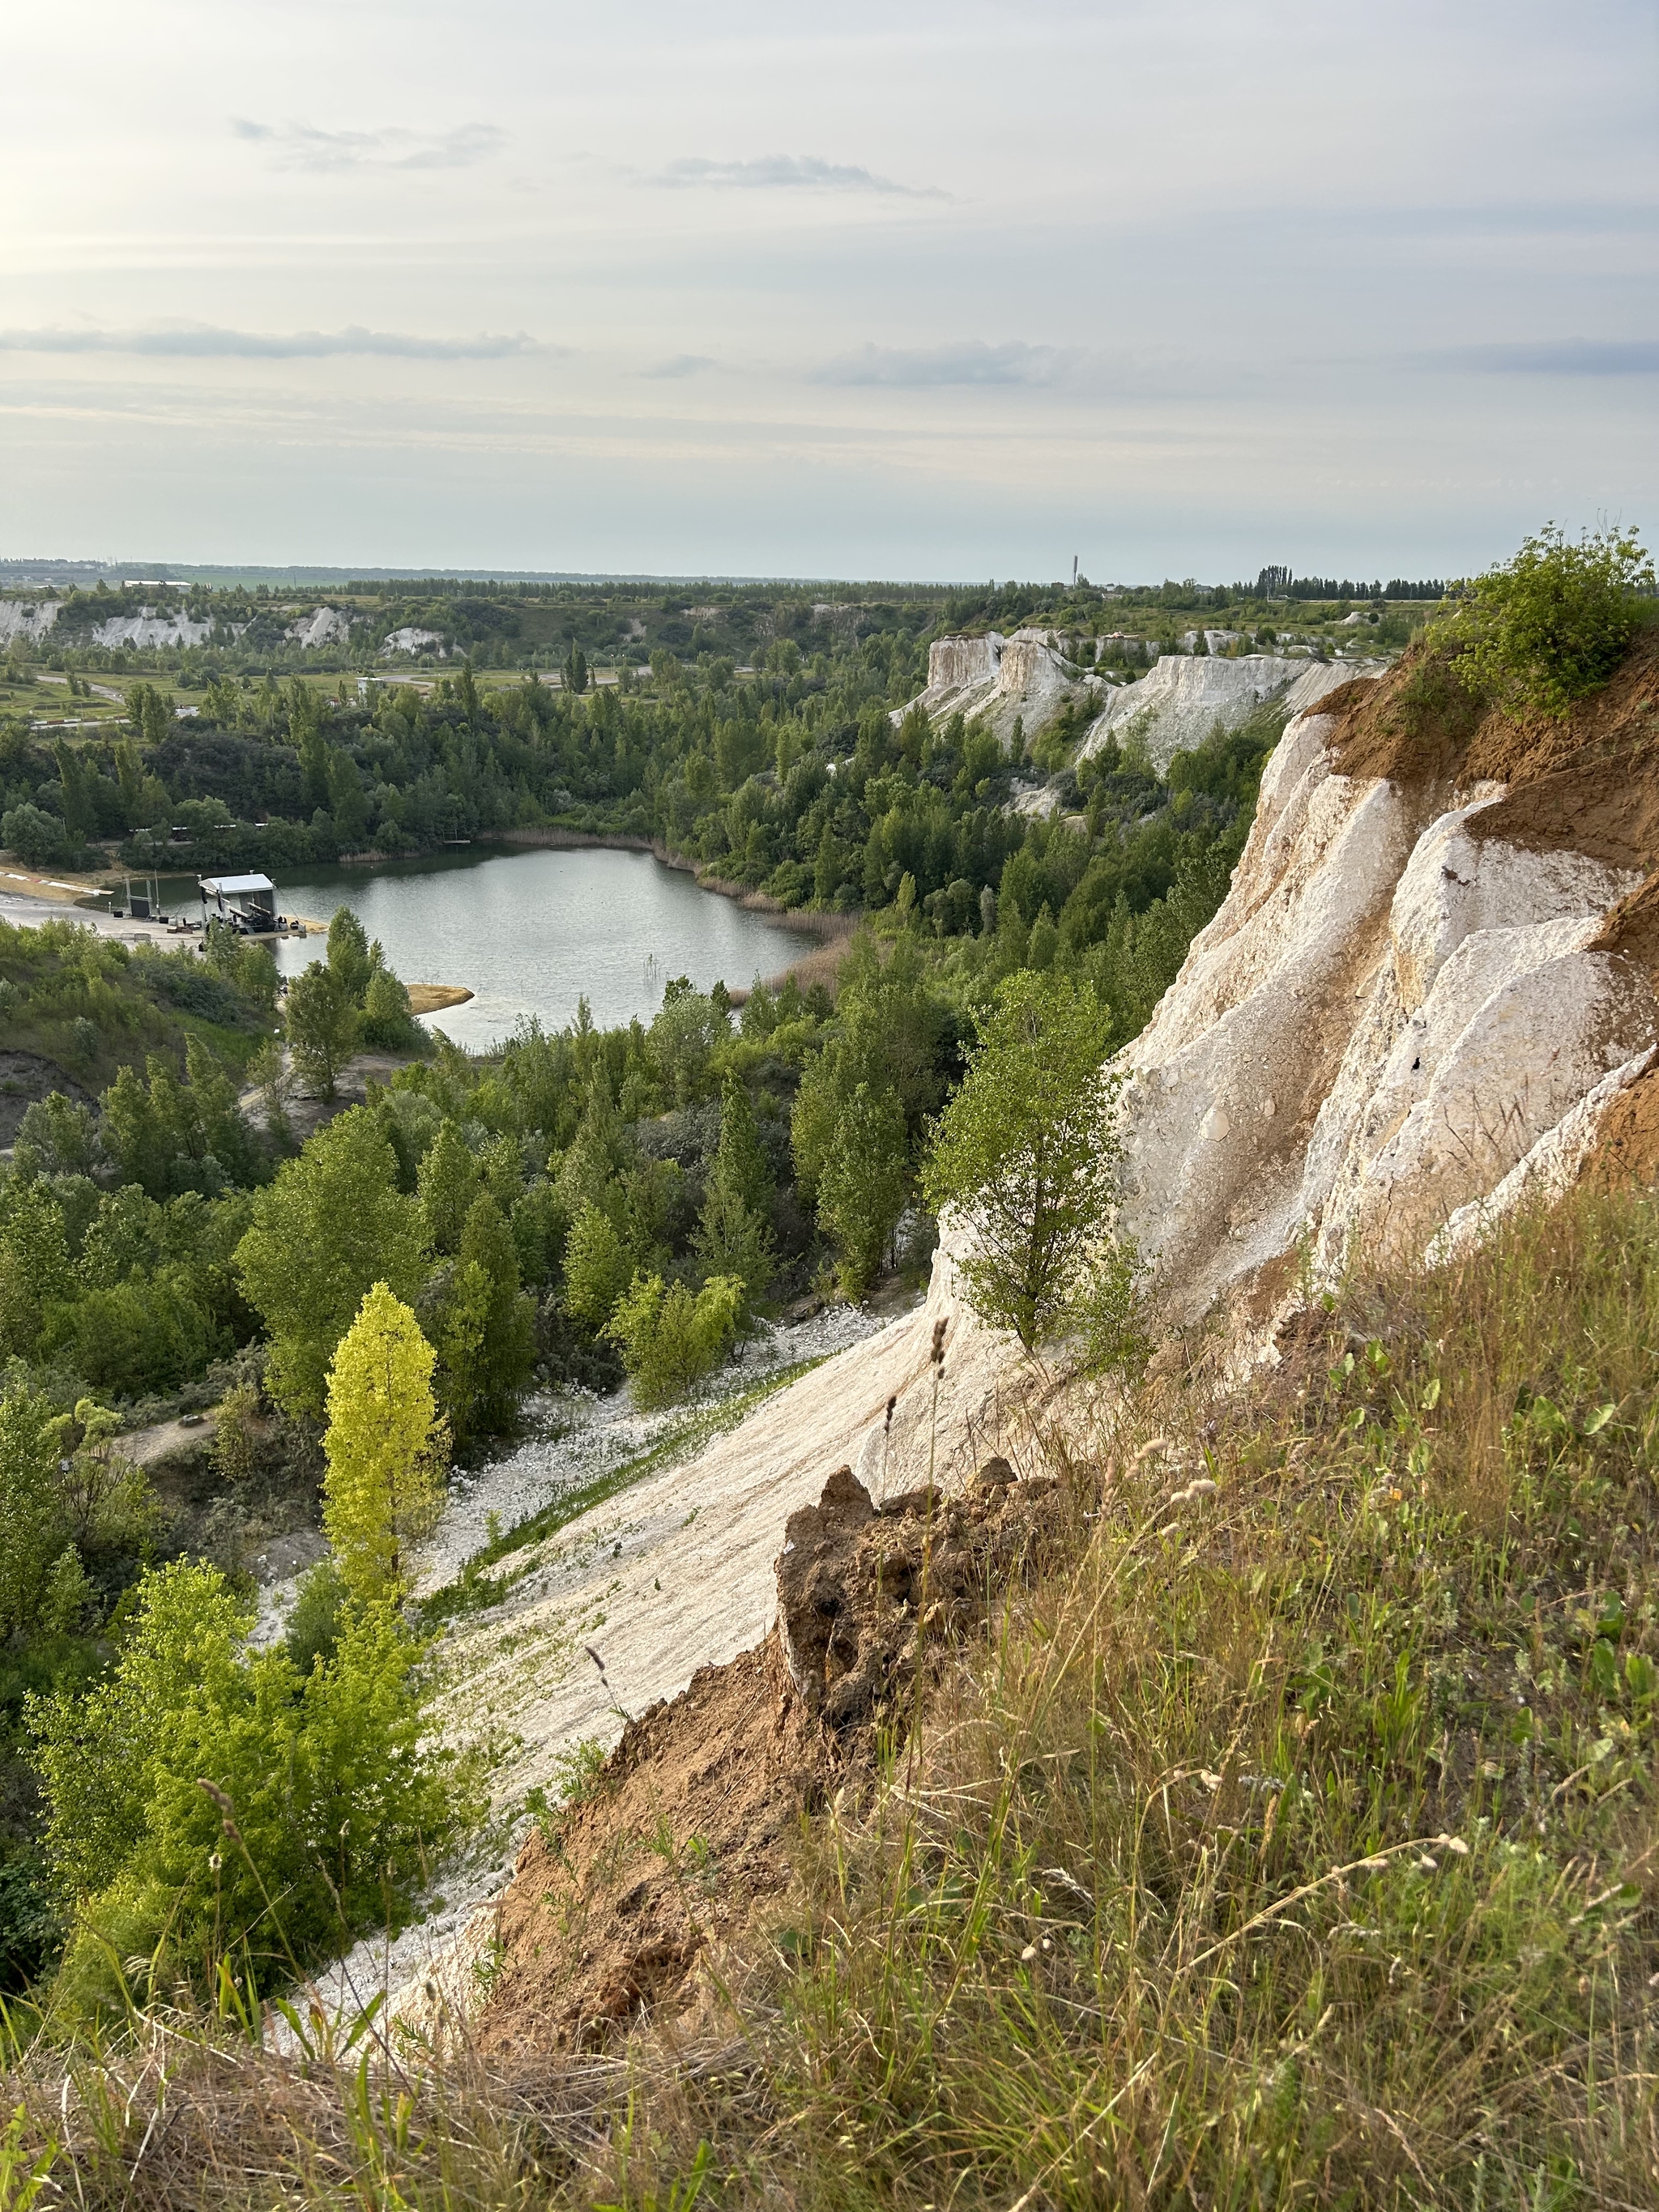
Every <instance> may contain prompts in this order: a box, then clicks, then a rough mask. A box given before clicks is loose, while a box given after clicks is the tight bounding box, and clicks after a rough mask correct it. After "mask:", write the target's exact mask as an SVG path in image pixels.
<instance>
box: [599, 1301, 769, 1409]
mask: <svg viewBox="0 0 1659 2212" xmlns="http://www.w3.org/2000/svg"><path fill="white" fill-rule="evenodd" d="M743 1304H744V1286H743V1285H742V1283H741V1282H740V1281H738V1279H737V1278H736V1277H734V1276H730V1275H712V1276H710V1278H709V1279H708V1281H707V1282H706V1283H705V1284H704V1285H702V1289H701V1290H700V1291H697V1292H696V1294H695V1296H694V1295H693V1293H692V1292H691V1291H689V1290H688V1289H687V1288H686V1286H685V1285H684V1283H670V1284H666V1285H665V1283H664V1281H663V1279H662V1277H661V1276H660V1275H636V1276H635V1278H634V1280H633V1283H632V1285H630V1287H629V1291H628V1292H627V1294H626V1296H625V1297H623V1298H622V1300H621V1301H620V1302H619V1304H617V1308H616V1310H615V1311H614V1312H613V1313H612V1315H611V1318H610V1320H609V1321H607V1322H606V1323H605V1331H604V1333H605V1335H606V1336H608V1337H610V1338H611V1340H612V1341H613V1342H614V1343H615V1344H617V1346H620V1348H621V1351H622V1356H623V1363H624V1364H625V1365H626V1366H627V1369H628V1372H629V1376H630V1377H631V1378H632V1380H633V1383H634V1395H635V1401H636V1402H637V1403H638V1404H640V1405H641V1406H665V1405H668V1404H671V1402H672V1401H673V1400H674V1399H676V1398H683V1397H684V1395H685V1394H686V1392H687V1391H688V1390H690V1389H695V1387H696V1384H697V1383H701V1382H702V1380H703V1378H704V1377H705V1376H708V1375H711V1374H712V1373H713V1372H714V1369H715V1368H716V1367H718V1366H719V1364H720V1361H721V1360H722V1359H723V1358H725V1357H726V1353H727V1352H728V1351H729V1350H730V1349H731V1346H732V1338H733V1337H734V1335H735V1334H736V1333H737V1326H738V1317H739V1316H740V1315H741V1313H742V1311H743Z"/></svg>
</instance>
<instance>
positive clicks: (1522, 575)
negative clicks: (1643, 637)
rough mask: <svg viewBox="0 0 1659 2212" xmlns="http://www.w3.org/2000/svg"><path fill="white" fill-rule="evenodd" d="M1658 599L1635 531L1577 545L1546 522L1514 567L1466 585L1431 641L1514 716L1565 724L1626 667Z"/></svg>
mask: <svg viewBox="0 0 1659 2212" xmlns="http://www.w3.org/2000/svg"><path fill="white" fill-rule="evenodd" d="M1653 590H1654V574H1653V562H1652V561H1651V559H1650V557H1649V556H1648V554H1647V552H1646V550H1644V547H1643V545H1642V543H1641V541H1640V539H1639V538H1638V537H1637V536H1636V534H1635V532H1633V531H1623V530H1618V529H1608V530H1599V531H1589V530H1587V531H1585V532H1583V533H1582V534H1581V536H1580V538H1579V540H1578V542H1577V544H1572V543H1571V541H1570V540H1569V538H1567V536H1566V533H1565V531H1562V530H1560V529H1559V528H1558V527H1557V526H1556V525H1555V524H1554V523H1553V522H1550V523H1546V524H1545V526H1544V527H1543V529H1542V530H1541V531H1540V532H1538V534H1537V536H1536V537H1533V538H1528V539H1527V540H1526V541H1525V542H1524V544H1522V548H1521V550H1520V551H1519V552H1518V553H1517V554H1516V556H1515V558H1514V559H1513V560H1512V561H1510V562H1506V563H1505V564H1504V566H1503V567H1502V568H1492V569H1489V570H1488V571H1487V573H1486V574H1485V575H1484V576H1479V577H1477V578H1476V579H1475V580H1474V583H1473V584H1471V585H1468V586H1464V587H1463V597H1462V601H1461V604H1459V605H1456V607H1455V610H1454V611H1453V612H1452V613H1451V614H1450V615H1449V616H1447V617H1443V619H1442V620H1441V621H1439V622H1437V623H1434V624H1432V625H1431V630H1430V635H1431V638H1432V639H1435V640H1437V641H1445V642H1449V643H1450V644H1453V645H1455V646H1461V647H1463V648H1464V649H1465V651H1466V652H1467V653H1468V659H1469V663H1470V666H1471V669H1472V671H1473V673H1474V677H1475V679H1476V681H1477V682H1478V683H1480V684H1484V685H1486V686H1487V687H1489V688H1490V689H1491V690H1492V692H1493V693H1494V694H1495V696H1497V697H1498V700H1499V702H1500V703H1501V704H1502V705H1504V707H1505V708H1509V709H1510V711H1511V712H1515V713H1524V712H1526V711H1527V710H1528V709H1533V710H1535V711H1537V712H1539V713H1542V714H1550V715H1553V716H1555V717H1556V718H1557V719H1559V718H1561V717H1562V716H1565V714H1567V713H1568V711H1569V710H1570V708H1571V706H1572V703H1573V702H1574V700H1575V699H1581V698H1583V696H1584V695H1585V694H1586V693H1587V692H1590V691H1594V690H1596V689H1597V687H1598V686H1599V685H1601V684H1605V683H1606V682H1607V678H1608V677H1609V676H1611V675H1612V673H1613V670H1614V669H1615V668H1616V667H1617V666H1618V665H1619V663H1620V660H1621V659H1623V658H1624V656H1625V653H1626V651H1627V650H1628V649H1629V647H1630V642H1631V640H1632V638H1633V637H1634V636H1635V635H1636V632H1637V630H1638V628H1639V627H1640V625H1641V623H1642V621H1643V618H1644V609H1643V604H1642V601H1643V596H1644V594H1646V595H1648V596H1651V594H1652V592H1653Z"/></svg>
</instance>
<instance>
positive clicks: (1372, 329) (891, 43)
mask: <svg viewBox="0 0 1659 2212" xmlns="http://www.w3.org/2000/svg"><path fill="white" fill-rule="evenodd" d="M458 23H462V19H458V18H456V17H455V16H454V15H453V13H451V12H448V11H444V12H441V11H439V10H438V9H436V8H435V7H433V6H431V5H430V4H429V0H411V4H405V5H404V6H400V7H398V8H397V9H390V8H387V7H386V6H384V5H377V4H373V3H372V0H346V4H344V5H333V6H331V7H329V8H328V9H322V8H319V7H318V6H317V5H316V4H315V0H299V4H297V5H293V6H288V7H284V8H283V9H281V10H280V11H279V10H278V9H276V8H275V7H274V6H271V5H270V4H268V0H252V4H244V5H242V6H240V7H238V8H237V9H232V10H223V9H208V8H206V7H205V6H204V5H202V4H200V0H157V4H155V5H154V6H152V7H151V8H149V9H147V10H145V11H143V13H142V14H135V13H134V12H133V11H131V10H129V9H118V8H117V7H115V6H113V5H112V4H111V0H87V4H85V5H84V6H83V7H82V8H81V9H78V10H77V11H76V17H75V22H74V40H73V52H72V58H71V56H70V51H69V48H68V46H67V44H66V39H65V34H64V29H63V27H62V26H61V24H59V23H56V22H54V21H53V20H52V18H51V17H50V16H49V15H48V14H47V13H46V11H40V10H37V11H35V12H34V14H33V15H30V16H27V17H24V18H20V19H19V21H17V22H16V23H15V25H14V27H13V28H12V32H11V33H10V37H9V60H10V64H11V68H10V81H9V89H10V92H11V100H10V121H11V127H10V129H9V131H8V133H7V136H6V140H5V143H4V145H3V147H0V176H3V179H4V183H5V187H6V191H7V194H8V198H9V204H11V206H12V208H13V210H14V214H13V218H12V221H11V222H10V223H9V225H8V226H7V234H6V238H5V240H4V241H3V245H0V255H3V261H0V266H3V268H4V270H5V273H6V278H7V300H6V305H5V307H4V308H3V310H0V425H3V429H0V471H3V474H0V483H3V486H4V508H3V512H4V517H5V520H4V527H3V532H0V553H3V554H4V555H6V556H12V557H20V556H27V557H35V558H40V557H48V556H59V557H70V558H76V557H102V556H104V555H105V554H106V553H108V552H109V551H110V550H112V549H114V548H116V547H118V546H120V545H125V546H127V547H129V548H131V547H132V546H135V545H137V546H149V547H150V548H151V549H153V550H154V549H160V550H161V551H163V552H166V553H167V554H168V556H170V557H171V558H173V559H174V560H176V561H177V562H183V563H186V564H191V565H223V566H229V567H254V566H270V567H288V566H300V565H304V564H307V563H315V564H317V565H318V566H330V567H335V568H342V569H346V570H349V571H352V572H353V573H356V574H363V573H366V572H368V571H369V570H372V569H374V568H392V567H396V568H409V569H413V570H416V571H418V572H421V573H427V574H456V573H457V572H458V571H459V570H461V569H464V568H488V569H492V570H495V571H497V572H507V571H508V570H510V569H513V568H522V569H526V570H529V569H534V570H537V571H539V572H542V573H544V574H551V573H554V572H557V571H561V570H562V571H566V572H573V571H574V572H582V573H585V574H590V575H605V574H614V575H628V576H640V577H644V576H653V577H659V578H663V579H665V580H666V579H671V578H674V577H686V578H693V577H699V576H708V577H712V576H715V575H733V576H744V577H752V578H757V579H758V578H778V579H785V578H793V579H798V580H833V579H842V580H847V579H859V580H870V581H877V580H907V581H922V580H946V579H964V578H969V579H971V578H978V577H987V576H990V575H992V574H995V575H996V576H998V577H1002V578H1007V577H1019V578H1022V579H1027V578H1029V579H1031V580H1043V579H1052V578H1055V577H1059V576H1062V575H1066V574H1069V573H1070V568H1071V562H1072V558H1073V555H1076V556H1079V559H1080V562H1081V565H1082V568H1083V571H1084V573H1085V574H1087V575H1089V576H1091V578H1093V579H1095V580H1097V581H1105V580H1124V581H1131V580H1137V581H1138V580H1157V579H1158V578H1160V577H1162V576H1164V575H1175V576H1183V575H1188V574H1193V575H1199V576H1202V577H1206V578H1211V579H1231V578H1234V577H1238V576H1253V575H1254V574H1255V572H1256V570H1257V568H1259V567H1260V566H1261V564H1262V563H1263V562H1269V561H1281V560H1287V561H1290V562H1291V563H1292V564H1293V565H1294V566H1296V567H1297V569H1298V570H1300V571H1304V572H1305V571H1316V572H1322V573H1325V574H1336V575H1340V574H1349V575H1358V574H1359V573H1360V572H1361V571H1363V572H1364V574H1367V575H1371V576H1376V575H1382V576H1383V577H1387V576H1389V575H1390V574H1405V575H1435V574H1466V573H1468V572H1469V571H1471V570H1474V569H1477V568H1481V567H1484V566H1486V565H1487V564H1488V563H1490V562H1492V561H1493V560H1495V559H1498V558H1501V557H1502V556H1504V554H1505V553H1507V552H1508V551H1509V550H1511V549H1512V548H1513V545H1514V544H1515V543H1516V540H1517V539H1518V538H1519V537H1520V536H1521V535H1522V533H1523V532H1525V531H1527V530H1528V529H1532V528H1535V527H1536V526H1538V525H1539V524H1540V523H1541V522H1542V521H1543V520H1545V519H1546V518H1551V517H1553V518H1554V519H1556V520H1560V521H1562V522H1563V523H1565V524H1566V525H1567V526H1569V527H1574V528H1576V527H1577V526H1581V525H1583V524H1586V523H1594V522H1595V521H1596V520H1598V519H1600V518H1601V517H1602V516H1604V515H1606V516H1612V517H1615V518H1618V519H1621V520H1625V521H1627V522H1631V521H1633V522H1636V523H1638V524H1639V523H1641V522H1643V521H1644V520H1647V521H1650V520H1651V507H1650V493H1651V492H1652V490H1653V489H1654V486H1655V482H1656V466H1655V442H1654V432H1653V427H1652V426H1653V416H1654V400H1655V397H1656V380H1659V318H1656V316H1655V314H1654V313H1653V309H1652V304H1651V303H1652V299H1653V281H1652V280H1653V274H1654V263H1655V258H1656V256H1655V252H1654V244H1655V234H1656V210H1659V177H1656V161H1655V149H1656V143H1659V138H1656V131H1655V128H1654V125H1655V120H1656V117H1655V106H1656V87H1659V71H1656V68H1655V63H1656V60H1659V35H1656V15H1655V10H1654V9H1653V8H1652V7H1651V5H1646V6H1643V5H1638V4H1636V0H1603V4H1590V5H1588V6H1586V7H1584V8H1581V9H1577V10H1575V11H1572V12H1571V15H1568V14H1566V13H1565V12H1564V11H1560V10H1559V9H1552V8H1547V7H1545V6H1543V5H1541V4H1540V0H1522V4H1520V5H1510V6H1507V7H1503V8H1499V7H1498V5H1496V4H1494V0H1472V4H1469V5H1468V6H1466V7H1464V8H1463V9H1460V10H1458V11H1456V13H1455V15H1448V14H1447V13H1446V11H1444V10H1436V9H1430V8H1428V7H1427V6H1425V5H1423V4H1421V0H1410V4H1407V5H1405V6H1403V7H1401V8H1399V9H1395V10H1392V11H1390V13H1389V15H1388V16H1387V17H1385V18H1379V17H1375V16H1369V15H1368V16H1365V17H1364V18H1362V17H1361V16H1360V15H1358V13H1357V12H1349V13H1346V14H1344V15H1340V17H1338V18H1335V19H1333V17H1332V15H1331V14H1330V11H1328V10H1320V9H1314V8H1312V7H1310V6H1307V5H1304V4H1300V0H1295V3H1294V4H1292V3H1291V0H1272V4H1256V5H1249V4H1244V5H1234V6H1230V7H1223V6H1220V5H1218V4H1215V3H1214V0H1181V4H1176V5H1172V6H1164V7H1153V6H1151V5H1147V4H1140V3H1139V0H1108V3H1107V4H1104V5H1100V6H1097V7H1094V8H1091V9H1079V8H1076V7H1074V6H1071V5H1067V4H1063V0H1037V4H1036V5H1035V6H1030V7H1024V8H1021V9H1018V10H1015V9H1012V8H1010V7H1007V6H1006V5H1004V6H999V5H995V4H980V5H973V4H968V5H963V6H956V7H952V8H950V9H945V8H943V7H940V6H939V5H937V4H936V0H904V3H903V4H901V5H899V6H896V7H887V8H884V9H876V8H873V7H872V6H870V5H868V4H867V0H853V4H852V5H850V6H846V7H843V8H842V9H839V10H837V11H836V15H835V17H834V19H833V21H832V20H829V19H828V18H826V17H825V16H824V15H823V14H822V13H821V12H820V11H816V10H814V11H810V12H809V11H808V10H806V9H801V8H784V9H778V8H776V7H773V8H769V9H760V8H757V7H755V6H753V5H751V4H749V0H714V5H713V6H711V8H709V9H706V10H704V11H702V12H701V13H700V14H699V15H696V17H691V16H689V15H686V14H685V13H684V11H681V10H670V9H666V8H664V7H661V6H659V5H650V6H647V7H645V8H641V9H634V10H631V11H629V15H628V17H627V19H626V21H621V20H618V19H613V18H609V17H606V18H602V19H600V18H595V17H594V16H593V15H591V14H590V13H588V12H585V11H578V10H576V9H572V8H569V7H568V6H564V5H556V6H554V7H551V8H544V9H529V8H527V7H526V6H524V5H522V4H521V0H484V4H483V5H481V6H480V7H479V8H477V9H474V10H472V11H471V12H470V13H469V15H467V16H466V17H465V20H464V23H462V27H460V28H459V29H458V27H457V26H458ZM118 557H120V558H123V559H125V557H127V556H125V555H123V556H118ZM146 557H149V556H146Z"/></svg>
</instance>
